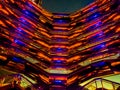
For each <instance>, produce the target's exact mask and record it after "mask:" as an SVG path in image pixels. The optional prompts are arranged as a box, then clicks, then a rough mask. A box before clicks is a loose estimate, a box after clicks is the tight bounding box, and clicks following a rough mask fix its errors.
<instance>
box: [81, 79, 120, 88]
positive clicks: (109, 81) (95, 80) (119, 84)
mask: <svg viewBox="0 0 120 90" xmlns="http://www.w3.org/2000/svg"><path fill="white" fill-rule="evenodd" d="M97 80H100V81H101V83H102V82H103V81H106V82H108V83H111V84H112V86H113V88H114V85H113V84H117V85H118V86H120V83H117V82H113V81H111V80H107V79H103V78H95V79H93V80H91V81H89V82H88V83H86V84H85V85H83V86H82V87H80V90H84V88H85V87H86V86H87V85H89V84H91V83H93V82H95V83H96V82H97ZM102 88H104V87H103V86H102ZM96 89H97V87H96ZM113 90H115V89H113Z"/></svg>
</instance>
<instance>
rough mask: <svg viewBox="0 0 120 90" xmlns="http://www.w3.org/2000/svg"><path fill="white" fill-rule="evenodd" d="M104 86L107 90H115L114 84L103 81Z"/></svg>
mask: <svg viewBox="0 0 120 90" xmlns="http://www.w3.org/2000/svg"><path fill="white" fill-rule="evenodd" d="M102 85H103V88H105V89H108V90H114V87H113V84H112V82H109V81H105V80H102Z"/></svg>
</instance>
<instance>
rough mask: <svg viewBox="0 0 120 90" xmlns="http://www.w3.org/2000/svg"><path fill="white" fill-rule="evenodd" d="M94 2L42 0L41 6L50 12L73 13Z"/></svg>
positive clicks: (87, 0) (84, 0) (82, 0)
mask: <svg viewBox="0 0 120 90" xmlns="http://www.w3.org/2000/svg"><path fill="white" fill-rule="evenodd" d="M93 1H95V0H43V1H42V6H43V7H44V8H45V9H47V10H48V11H50V12H53V13H56V12H64V13H70V12H74V11H76V10H78V9H80V8H83V7H85V6H86V5H88V4H90V3H91V2H93Z"/></svg>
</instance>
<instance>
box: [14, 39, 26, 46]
mask: <svg viewBox="0 0 120 90" xmlns="http://www.w3.org/2000/svg"><path fill="white" fill-rule="evenodd" d="M14 42H15V43H16V44H18V45H20V46H25V44H24V43H23V42H21V41H20V40H17V39H15V40H14Z"/></svg>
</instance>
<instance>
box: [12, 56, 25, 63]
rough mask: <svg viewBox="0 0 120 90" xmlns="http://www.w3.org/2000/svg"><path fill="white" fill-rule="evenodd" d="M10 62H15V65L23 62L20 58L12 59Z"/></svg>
mask: <svg viewBox="0 0 120 90" xmlns="http://www.w3.org/2000/svg"><path fill="white" fill-rule="evenodd" d="M12 60H13V61H14V62H17V63H24V61H23V59H22V58H20V57H16V56H15V57H13V58H12Z"/></svg>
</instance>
